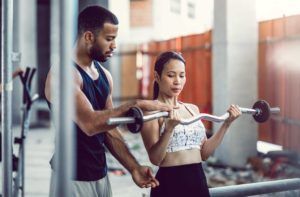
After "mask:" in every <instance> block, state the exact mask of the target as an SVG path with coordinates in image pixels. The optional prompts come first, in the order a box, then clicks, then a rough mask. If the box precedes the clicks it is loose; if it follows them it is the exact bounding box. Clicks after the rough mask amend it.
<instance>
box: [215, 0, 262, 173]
mask: <svg viewBox="0 0 300 197" xmlns="http://www.w3.org/2000/svg"><path fill="white" fill-rule="evenodd" d="M237 8H238V9H237ZM257 44H258V24H257V21H256V14H255V2H254V1H252V0H245V1H237V0H227V1H218V0H215V10H214V28H213V75H212V80H213V113H214V114H220V115H221V114H224V113H225V112H226V110H227V109H228V107H229V105H230V104H232V103H234V104H238V105H240V106H243V107H250V108H251V107H252V105H253V103H254V102H255V101H256V99H257ZM219 126H220V125H219V124H214V130H215V132H216V131H217V130H218V128H219ZM256 140H257V124H256V123H255V122H254V120H253V119H252V117H251V116H249V115H248V116H247V115H244V116H242V117H240V118H239V119H238V120H237V121H236V122H234V123H233V125H232V126H231V127H230V129H229V131H228V132H227V133H226V135H225V137H224V140H223V142H222V144H221V146H220V147H219V148H218V149H217V150H216V152H215V155H216V156H217V157H218V159H220V160H221V161H222V162H223V163H225V164H227V165H231V166H238V167H242V166H244V165H245V163H246V161H247V158H248V157H250V156H253V155H256Z"/></svg>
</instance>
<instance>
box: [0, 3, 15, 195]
mask: <svg viewBox="0 0 300 197" xmlns="http://www.w3.org/2000/svg"><path fill="white" fill-rule="evenodd" d="M11 32H13V1H12V0H3V1H2V26H1V40H2V46H1V55H2V59H1V65H2V81H1V82H2V86H3V91H2V94H1V99H2V102H1V105H2V110H1V118H2V125H1V130H2V133H3V138H2V141H3V143H2V151H3V152H2V153H3V154H2V158H3V161H2V162H3V168H2V170H3V171H2V175H3V176H2V193H3V196H5V197H6V196H7V197H10V196H12V129H11V126H12V120H11V119H12V118H11V117H12V89H13V84H12V59H11V57H12V33H11Z"/></svg>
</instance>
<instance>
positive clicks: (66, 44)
mask: <svg viewBox="0 0 300 197" xmlns="http://www.w3.org/2000/svg"><path fill="white" fill-rule="evenodd" d="M57 11H58V12H57ZM77 12H78V2H77V1H68V0H61V1H59V0H52V2H51V28H53V29H52V30H51V64H52V65H54V69H53V72H52V82H54V83H52V94H51V95H52V102H53V118H54V122H55V125H56V144H55V158H54V162H55V164H54V165H55V167H54V169H55V174H56V176H55V182H56V185H57V188H56V191H55V196H71V193H70V192H71V188H70V180H71V177H72V176H73V173H74V167H76V166H74V162H73V161H74V154H73V151H74V137H75V136H74V132H73V122H72V115H73V114H74V113H73V111H74V102H73V98H74V96H73V88H72V81H73V80H72V78H73V75H72V73H73V72H72V68H73V67H72V64H73V63H72V51H73V50H72V46H73V42H74V40H75V33H76V28H75V27H76V26H75V21H77ZM53 63H54V64H53ZM57 82H58V83H57Z"/></svg>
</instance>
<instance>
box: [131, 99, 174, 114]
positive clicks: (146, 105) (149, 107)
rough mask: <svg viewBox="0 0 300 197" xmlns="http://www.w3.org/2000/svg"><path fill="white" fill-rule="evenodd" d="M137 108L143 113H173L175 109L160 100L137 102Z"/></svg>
mask: <svg viewBox="0 0 300 197" xmlns="http://www.w3.org/2000/svg"><path fill="white" fill-rule="evenodd" d="M136 105H137V107H139V108H141V109H142V110H143V111H167V112H169V111H171V110H173V109H174V107H173V106H171V105H168V104H165V103H162V102H160V101H158V100H138V101H137V102H136Z"/></svg>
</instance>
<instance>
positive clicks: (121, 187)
mask: <svg viewBox="0 0 300 197" xmlns="http://www.w3.org/2000/svg"><path fill="white" fill-rule="evenodd" d="M19 131H20V128H19V127H14V128H13V132H14V134H15V135H18V133H19ZM124 137H125V139H126V141H127V143H128V145H129V147H131V148H132V149H134V150H137V149H139V150H140V149H141V148H140V147H142V146H141V145H142V144H140V143H142V141H141V140H136V138H139V137H138V135H133V134H126V135H124ZM17 148H18V147H17V146H16V147H14V152H16V150H17ZM53 149H54V131H52V130H51V129H49V128H31V129H30V131H29V132H28V137H27V140H26V156H25V158H26V161H25V171H26V172H25V173H26V174H25V196H28V197H46V196H48V193H49V184H50V175H51V170H50V165H49V160H50V158H51V156H52V153H53ZM133 154H135V155H136V154H138V152H137V151H133ZM142 155H144V156H145V154H142ZM147 159H148V158H147V157H144V158H140V157H139V158H138V160H139V161H140V162H142V163H143V164H146V165H149V164H148V161H145V160H147ZM107 161H108V163H109V164H108V165H109V167H112V168H114V169H122V168H121V166H120V164H119V163H118V162H116V161H115V159H114V158H113V157H112V156H111V155H110V154H107ZM0 169H1V170H0V177H2V163H0ZM120 172H122V171H120V170H111V171H110V172H109V177H110V182H111V185H112V191H113V196H114V197H142V196H143V194H149V189H141V188H139V187H137V186H136V185H135V184H134V182H133V181H132V179H131V176H130V174H128V173H125V174H124V175H120ZM1 193H2V180H1V181H0V194H1Z"/></svg>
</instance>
